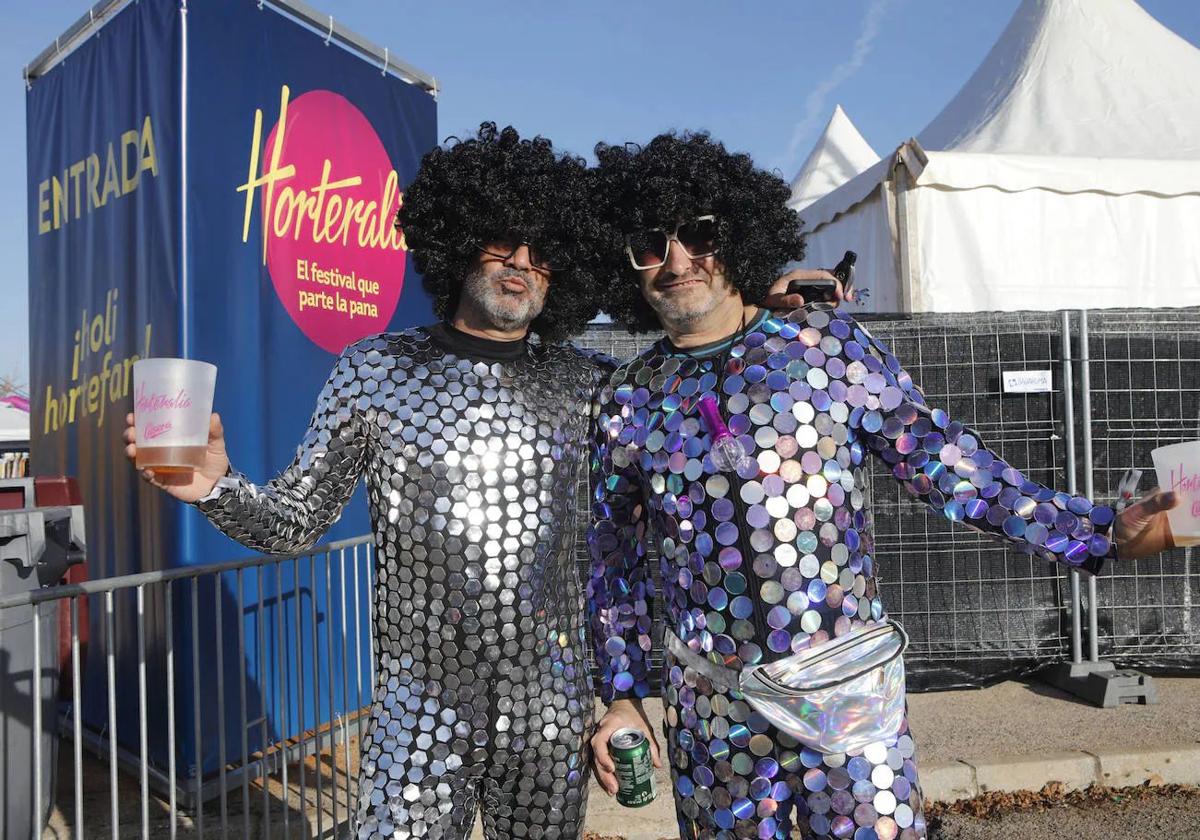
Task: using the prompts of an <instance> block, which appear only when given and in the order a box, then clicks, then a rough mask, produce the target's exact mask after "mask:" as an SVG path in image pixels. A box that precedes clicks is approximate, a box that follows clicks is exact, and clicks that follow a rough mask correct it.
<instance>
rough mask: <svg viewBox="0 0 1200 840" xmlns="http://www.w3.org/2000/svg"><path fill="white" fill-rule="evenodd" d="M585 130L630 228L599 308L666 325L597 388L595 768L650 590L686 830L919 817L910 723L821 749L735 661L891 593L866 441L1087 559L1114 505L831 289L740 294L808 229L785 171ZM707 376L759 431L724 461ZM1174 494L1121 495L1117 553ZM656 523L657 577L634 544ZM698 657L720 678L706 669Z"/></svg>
mask: <svg viewBox="0 0 1200 840" xmlns="http://www.w3.org/2000/svg"><path fill="white" fill-rule="evenodd" d="M597 155H598V157H599V159H600V167H599V173H600V177H599V182H600V183H599V186H598V189H599V191H600V194H601V196H602V199H603V200H604V201H606V202H607V203H608V208H607V210H606V211H605V214H606V215H607V216H608V217H609V221H610V222H611V224H612V225H613V226H614V227H615V228H616V229H617V232H616V234H615V235H620V234H623V235H624V237H625V239H624V244H625V245H626V248H625V253H624V254H623V257H624V258H625V263H624V265H623V266H622V267H620V270H619V272H618V274H619V277H618V278H617V279H616V281H615V282H614V287H613V291H612V292H611V293H610V294H611V298H610V299H609V301H607V302H606V304H605V308H606V310H607V311H609V312H610V313H612V314H613V315H614V317H616V318H617V319H618V320H621V321H624V322H625V323H626V324H627V325H629V326H631V327H632V328H635V329H636V328H647V327H653V326H656V325H657V323H661V325H662V327H663V328H664V329H665V331H666V333H667V336H666V338H665V339H663V340H662V341H659V342H658V343H657V344H655V345H654V346H653V347H651V348H650V349H649V350H647V351H646V352H644V353H643V354H641V355H640V356H638V357H637V358H635V359H633V360H632V361H630V362H629V363H627V364H625V365H624V366H622V367H621V368H620V369H618V370H617V371H616V372H614V373H613V374H612V376H611V377H610V379H609V381H608V383H607V384H606V385H605V387H604V388H603V389H602V391H601V394H600V408H599V412H598V418H597V429H596V432H595V435H596V442H595V449H594V456H593V464H592V467H593V477H594V487H595V493H594V510H595V513H596V521H595V524H594V526H593V528H592V529H591V531H590V533H589V544H590V547H591V552H592V559H593V564H594V565H593V571H592V576H591V580H590V582H589V585H588V605H589V613H590V617H591V625H592V631H593V635H594V644H595V653H596V657H597V661H598V664H599V667H600V670H601V681H602V688H601V692H602V697H603V699H604V700H605V701H606V702H607V703H609V704H610V708H609V712H608V714H607V715H606V716H605V717H604V719H603V720H602V721H601V722H600V725H599V726H598V728H597V732H596V734H595V735H594V736H593V739H592V745H593V749H594V753H595V764H596V769H597V775H598V777H599V779H600V781H601V783H602V784H603V785H604V786H605V787H606V788H607V789H608V790H609V791H610V792H611V791H613V790H615V779H614V778H613V775H612V772H611V771H612V763H611V759H610V757H609V755H608V751H607V739H608V736H609V734H610V733H611V732H612V731H614V730H615V729H616V728H619V727H623V726H636V727H640V728H642V729H643V730H647V734H648V735H649V734H651V733H649V732H648V727H647V726H646V724H645V718H644V715H643V714H642V712H641V709H640V698H643V697H645V696H646V695H647V694H648V692H649V677H650V675H649V673H648V657H649V651H650V649H651V641H650V626H651V623H650V616H651V612H652V610H651V609H650V606H649V605H648V601H650V600H651V599H652V598H654V597H655V596H656V594H657V597H659V599H660V601H661V604H662V605H663V607H664V609H665V613H666V619H667V629H668V630H669V631H670V632H673V633H674V634H675V635H676V636H677V637H678V639H679V640H681V641H682V643H683V645H684V646H686V649H687V655H686V656H685V655H683V653H682V652H680V653H679V654H676V653H674V652H672V651H671V650H670V649H668V650H666V651H665V660H666V661H665V664H664V672H663V675H662V677H663V678H662V684H663V699H664V706H665V734H666V738H667V748H668V758H669V761H670V766H671V774H672V781H673V793H674V795H675V801H676V813H677V817H678V821H679V829H680V834H681V835H682V836H683V837H684V838H732V837H761V838H768V837H780V838H784V837H789V836H792V832H793V831H796V832H798V834H799V835H800V836H802V837H804V838H816V837H839V838H855V840H875V839H876V838H878V840H894V838H897V837H899V838H903V840H915V838H920V837H924V836H925V835H926V824H925V819H924V817H923V815H922V812H921V802H922V798H921V790H920V785H919V782H918V777H917V766H916V757H915V746H914V741H913V736H912V734H911V733H910V732H909V731H908V729H907V724H906V723H904V724H902V725H901V728H900V730H899V732H898V734H897V735H896V736H895V737H893V738H891V739H889V740H886V741H879V742H875V743H871V744H870V745H869V746H867V747H865V748H864V749H861V750H857V751H855V752H851V753H849V754H845V753H842V754H828V753H822V752H819V751H818V750H816V749H813V748H810V747H807V746H805V745H804V744H802V743H800V742H799V741H798V740H797V739H796V738H794V737H792V736H791V735H789V734H787V733H785V732H783V731H781V730H779V729H777V728H776V727H774V726H773V725H771V724H770V723H769V722H768V721H767V719H766V718H765V717H763V716H762V715H761V714H759V713H757V712H755V711H754V710H753V709H752V708H751V707H750V706H749V704H748V703H747V702H746V699H745V697H744V696H743V695H742V694H741V693H740V692H738V691H737V689H736V686H737V682H736V678H737V675H738V672H740V671H741V669H743V668H744V667H745V666H748V665H752V664H756V663H760V662H766V661H774V660H777V659H780V658H783V657H785V656H788V655H790V654H792V653H794V652H799V651H802V650H805V649H808V648H811V647H813V646H817V645H821V644H823V643H825V642H827V641H829V640H830V639H832V638H836V637H841V636H844V635H845V634H847V633H849V632H850V631H851V630H853V629H855V628H860V627H862V626H864V625H865V624H868V623H872V622H880V621H881V619H883V618H884V617H885V609H884V605H883V603H882V602H881V600H880V597H879V591H878V588H877V584H876V578H875V574H876V570H875V558H874V554H875V548H874V545H873V543H872V526H871V511H870V510H869V508H868V506H867V499H866V496H865V489H866V488H865V483H864V476H863V469H864V461H865V459H866V458H868V457H870V456H874V457H876V458H880V459H882V461H883V462H884V463H885V464H886V465H887V467H888V469H889V470H890V471H891V472H892V473H893V475H894V476H895V477H896V479H897V480H899V481H901V482H903V484H904V486H905V487H906V488H907V489H908V490H909V491H910V492H911V493H912V494H914V495H915V496H916V497H917V498H919V499H921V500H922V501H924V502H925V503H926V504H928V505H929V506H930V507H931V508H932V509H934V510H936V511H938V512H940V513H942V514H943V515H945V516H946V517H948V518H949V519H952V520H955V521H960V522H963V523H964V524H966V525H968V526H971V527H974V528H977V529H979V530H981V531H985V532H988V533H991V534H995V535H997V536H999V537H1002V538H1005V539H1007V540H1009V541H1011V542H1012V543H1014V545H1015V546H1016V547H1018V548H1020V549H1022V550H1024V551H1026V552H1030V553H1033V554H1036V555H1038V556H1039V557H1042V558H1044V559H1046V560H1048V561H1052V562H1058V563H1063V564H1065V565H1068V566H1071V567H1074V568H1080V569H1083V570H1086V571H1088V572H1092V573H1095V572H1097V571H1098V570H1099V569H1100V567H1101V564H1102V563H1103V562H1104V560H1105V558H1106V557H1109V556H1111V555H1112V554H1113V550H1112V543H1111V541H1110V538H1109V537H1108V536H1107V534H1108V533H1109V532H1110V529H1111V528H1112V526H1113V523H1114V512H1113V510H1112V509H1111V508H1108V507H1103V506H1094V505H1092V503H1091V502H1089V501H1088V500H1087V499H1084V498H1081V497H1078V496H1075V497H1072V496H1068V495H1067V494H1065V493H1056V492H1054V491H1053V490H1051V489H1048V488H1046V487H1042V486H1041V485H1039V484H1036V483H1034V482H1032V481H1029V480H1028V479H1026V478H1025V476H1023V475H1022V474H1021V473H1020V472H1019V471H1017V470H1016V469H1014V468H1013V467H1011V466H1009V465H1008V464H1006V463H1005V462H1004V461H1003V460H1002V459H1001V458H1000V457H998V456H997V455H995V454H994V453H993V452H991V451H990V450H989V449H987V448H986V446H985V445H984V444H983V443H982V442H981V441H980V440H979V439H978V438H977V437H976V435H975V434H973V433H972V432H971V430H970V429H967V428H965V427H964V426H963V424H962V423H959V422H957V421H955V420H953V419H952V418H949V417H947V416H946V414H945V413H944V412H942V411H940V410H937V409H931V408H930V407H928V406H927V405H926V403H925V400H924V398H923V396H922V394H921V392H920V391H919V390H918V389H917V388H916V387H915V386H914V385H913V383H912V381H911V379H910V378H909V376H908V375H907V374H906V373H905V371H904V370H903V368H902V367H901V365H900V363H899V362H898V361H897V359H896V357H895V356H893V355H892V354H891V353H890V352H889V350H888V349H887V347H885V346H884V345H883V344H882V343H880V342H879V341H877V340H876V339H874V338H872V337H871V335H870V333H869V332H868V331H867V330H866V329H865V328H864V327H863V326H861V325H859V324H857V323H856V322H855V321H854V320H853V319H852V318H851V317H850V316H849V315H847V314H845V313H844V312H842V311H830V310H815V309H811V308H810V309H800V310H797V311H795V312H793V313H792V314H791V315H789V316H787V317H773V316H771V314H770V313H768V312H765V311H762V310H759V309H757V308H755V307H752V306H746V305H745V304H744V299H745V300H756V299H758V298H759V291H758V289H759V286H760V285H761V283H762V282H764V281H762V279H761V278H765V277H773V276H774V270H775V267H776V266H777V265H778V264H779V263H780V262H782V261H783V260H785V259H790V258H796V257H797V256H798V252H799V251H800V250H801V245H800V240H799V234H798V228H797V224H796V218H795V216H794V214H793V213H792V212H791V211H790V210H788V209H787V208H786V206H785V202H786V200H787V197H788V189H787V186H786V185H785V184H784V183H783V182H782V181H780V180H779V179H778V178H776V177H775V176H772V175H769V174H767V173H765V172H761V171H758V170H755V169H754V168H753V165H752V163H751V162H750V160H749V158H747V157H745V156H744V155H732V154H730V153H728V152H726V151H725V149H724V147H722V146H721V145H720V144H718V143H714V142H712V141H711V140H709V139H708V138H707V137H705V136H704V135H690V136H689V135H685V136H683V137H677V136H674V135H664V136H661V137H659V138H656V139H655V140H654V141H652V142H651V143H650V144H648V145H647V146H646V147H645V148H644V149H641V150H638V151H631V150H630V149H628V148H626V147H624V146H622V147H603V146H602V147H599V148H598V150H597ZM705 397H708V398H709V399H714V398H715V400H716V404H717V406H719V410H720V414H721V415H722V417H723V418H724V421H725V422H727V424H728V429H729V431H730V432H731V433H732V434H733V435H734V436H735V437H736V438H737V439H738V441H739V443H740V446H741V449H742V450H743V451H744V453H745V454H746V455H748V456H749V457H748V459H746V460H745V461H744V462H743V463H742V466H741V467H740V468H737V469H736V470H735V469H731V468H728V467H726V468H718V465H717V464H716V463H714V459H713V457H712V454H711V452H710V444H711V442H712V437H713V435H712V432H713V430H712V429H709V428H706V424H705V422H704V421H703V419H702V417H701V415H700V413H699V411H698V410H697V409H698V403H699V402H700V400H701V399H703V398H705ZM1171 504H1173V498H1172V496H1171V494H1159V495H1157V496H1154V497H1152V498H1151V499H1149V500H1147V501H1144V502H1142V503H1140V504H1139V505H1136V506H1134V507H1133V508H1130V509H1128V510H1127V511H1126V512H1125V513H1124V514H1122V518H1121V520H1119V521H1118V527H1117V529H1116V530H1117V535H1118V537H1120V538H1121V541H1122V545H1121V550H1122V556H1131V557H1132V556H1139V555H1141V554H1147V553H1153V552H1155V551H1159V550H1162V549H1163V548H1165V547H1167V546H1168V545H1169V544H1170V541H1169V531H1167V530H1166V526H1165V515H1164V514H1163V513H1162V512H1161V511H1162V510H1163V509H1165V508H1166V507H1169V506H1170V505H1171ZM648 530H652V531H653V532H654V536H655V539H656V541H657V547H658V553H659V562H660V566H661V572H662V581H663V591H662V592H661V593H655V592H654V585H653V581H652V579H651V576H650V572H649V569H647V568H646V566H647V563H646V547H647V540H648V538H649V534H648V533H647V532H648ZM689 663H690V664H689ZM709 663H712V664H716V665H718V666H720V668H721V669H724V670H723V671H722V672H721V673H723V674H725V675H728V676H729V677H730V678H731V679H730V681H729V682H726V683H725V684H724V685H721V684H719V683H718V682H717V681H714V680H713V679H711V678H710V676H711V674H712V673H714V670H713V669H712V668H709V667H708V664H709ZM697 666H698V667H697ZM651 737H653V736H652V735H651Z"/></svg>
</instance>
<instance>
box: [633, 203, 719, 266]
mask: <svg viewBox="0 0 1200 840" xmlns="http://www.w3.org/2000/svg"><path fill="white" fill-rule="evenodd" d="M672 242H674V243H675V244H676V245H677V246H678V247H680V248H682V249H683V253H684V254H686V255H687V256H688V257H689V258H690V259H693V260H698V259H700V258H702V257H711V256H712V255H713V254H715V253H717V250H718V247H717V217H716V216H714V215H711V214H710V215H707V216H697V217H696V218H694V219H688V220H687V221H683V222H680V223H679V224H677V225H675V227H674V229H672V230H671V231H667V230H666V229H665V228H651V229H650V230H639V231H637V232H635V233H631V234H629V235H628V236H626V237H625V253H626V254H628V255H629V262H630V263H631V264H632V265H633V267H634V268H636V269H639V270H641V269H648V268H659V267H661V266H663V265H665V264H666V262H667V254H668V253H669V252H670V249H671V243H672Z"/></svg>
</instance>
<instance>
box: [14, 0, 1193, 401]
mask: <svg viewBox="0 0 1200 840" xmlns="http://www.w3.org/2000/svg"><path fill="white" fill-rule="evenodd" d="M191 2H193V3H195V2H203V0H191ZM246 2H253V0H246ZM310 3H311V4H313V5H315V6H316V7H318V8H320V9H321V10H322V11H328V12H332V13H333V15H334V17H335V19H336V20H337V21H338V22H340V23H344V24H345V25H346V26H349V27H350V28H352V29H354V30H356V31H358V32H360V33H362V34H364V35H366V36H367V37H369V38H370V39H371V40H373V41H375V42H376V43H378V44H380V45H381V46H387V47H389V48H390V50H391V51H392V52H394V53H395V54H396V55H399V56H401V57H402V58H404V59H405V60H407V61H408V62H410V63H411V64H415V65H416V66H418V67H420V68H421V69H423V70H425V71H427V72H429V73H432V74H434V75H435V76H437V77H438V80H439V82H440V84H441V86H442V94H441V97H440V99H439V118H438V119H439V133H440V134H441V136H443V137H444V136H446V135H449V134H454V133H461V132H464V131H469V130H471V129H472V128H473V127H474V126H477V125H478V123H479V122H480V121H482V120H485V119H492V120H496V121H497V122H500V123H501V124H505V123H511V124H512V125H515V126H517V127H518V128H519V129H520V130H521V132H522V133H527V134H533V133H540V134H544V135H546V136H548V137H550V138H552V139H553V140H554V141H555V144H556V145H558V146H561V147H563V148H566V149H570V150H571V151H574V152H577V153H579V154H585V155H587V154H589V153H590V150H591V148H592V146H593V145H594V144H595V142H596V141H598V140H605V141H609V142H623V141H626V140H637V141H641V140H645V139H647V138H649V137H652V136H653V135H654V134H656V133H658V132H660V131H662V130H665V129H670V128H694V129H699V128H703V129H708V130H709V131H711V132H712V133H713V135H714V136H716V137H718V138H720V139H721V140H723V141H724V142H725V143H726V145H728V146H729V147H730V148H732V149H737V150H741V151H747V152H749V153H750V154H752V155H753V156H754V158H755V159H756V160H757V161H758V162H759V163H760V164H761V165H763V166H767V167H770V168H778V169H779V170H780V172H781V173H782V174H783V175H784V177H787V178H789V179H790V178H791V176H792V175H793V174H794V173H795V171H796V169H797V168H798V166H799V164H800V163H801V162H802V161H803V159H804V156H805V155H806V154H807V152H808V150H809V148H810V147H811V145H812V143H813V141H814V140H815V139H816V137H817V135H818V134H819V132H820V130H821V128H822V127H823V126H824V123H825V121H826V119H827V118H828V116H829V114H830V112H831V111H832V109H833V106H834V105H835V104H838V103H840V104H841V105H842V106H843V108H845V109H846V112H847V113H848V114H849V116H850V118H851V120H853V121H854V123H855V124H856V125H857V126H858V128H859V130H860V131H861V132H862V133H863V135H864V136H865V137H866V139H867V140H868V141H869V142H870V143H871V145H872V146H874V148H875V150H876V151H877V152H886V151H888V150H890V149H892V148H894V147H895V146H896V145H897V144H898V143H899V142H900V141H902V140H904V139H905V138H907V137H909V136H911V135H913V134H916V133H917V132H918V131H920V129H921V128H923V127H924V126H925V124H926V123H927V122H928V121H929V120H930V119H931V118H932V117H933V116H934V115H936V114H937V113H938V111H939V110H941V108H942V106H943V105H944V104H945V103H946V102H947V101H948V100H949V99H950V97H952V96H953V95H954V93H955V92H957V90H958V89H959V87H960V86H961V85H962V83H963V82H965V81H966V80H967V78H968V77H969V76H970V74H971V73H972V72H973V71H974V69H975V68H976V67H977V66H978V65H979V62H980V61H982V59H983V57H984V55H986V54H987V51H988V49H990V47H991V46H992V44H993V42H994V41H995V39H996V38H997V37H998V36H999V34H1000V32H1001V31H1002V30H1003V29H1004V26H1005V24H1006V23H1007V22H1008V19H1009V18H1010V17H1011V15H1012V13H1013V11H1014V10H1015V9H1016V8H1017V6H1018V5H1019V0H969V2H963V0H837V2H820V1H819V0H756V2H734V0H727V2H718V0H652V2H646V0H640V2H639V0H608V2H591V3H587V2H582V0H577V1H576V2H563V0H555V1H553V2H552V0H532V1H531V2H523V3H496V2H482V0H479V2H476V1H475V0H471V1H470V2H467V1H466V0H460V2H441V3H439V2H430V0H422V1H421V2H410V0H337V2H333V0H310ZM6 5H9V6H10V10H11V8H12V7H13V6H15V5H16V3H15V0H8V2H7V4H6ZM90 5H91V4H90V3H89V2H87V1H86V0H39V2H37V3H22V4H21V12H20V14H8V15H5V21H4V26H3V27H0V56H2V57H3V58H2V59H0V82H2V84H0V253H3V254H4V260H3V263H2V264H0V313H2V315H3V317H2V318H0V323H3V329H0V376H4V375H13V374H15V375H16V376H17V377H18V378H19V379H21V380H22V381H25V380H26V379H27V376H28V353H29V350H28V341H29V338H28V330H27V328H26V321H27V314H26V313H27V306H26V299H27V260H26V230H27V220H26V218H25V215H26V197H25V195H24V184H25V91H24V84H23V83H22V81H21V78H20V73H21V67H22V66H23V65H24V64H25V62H27V61H28V60H30V59H31V58H33V57H34V56H35V55H36V54H37V53H39V52H40V51H41V50H42V49H43V48H44V47H45V46H46V45H47V44H49V43H51V42H53V40H54V38H55V37H56V36H57V35H59V34H60V33H61V32H62V31H63V30H65V29H66V28H67V26H68V25H70V24H71V23H72V22H73V21H74V20H75V19H76V18H78V17H79V16H80V15H81V14H83V13H84V12H86V11H87V9H88V8H89V7H90ZM1142 6H1143V7H1144V8H1145V9H1146V10H1147V11H1148V12H1150V14H1152V15H1153V16H1154V17H1156V18H1157V19H1158V20H1159V21H1160V22H1162V23H1163V24H1165V25H1166V26H1168V27H1169V28H1171V29H1173V30H1174V31H1175V32H1177V33H1178V34H1179V35H1181V36H1183V37H1184V38H1186V39H1187V40H1189V41H1191V42H1192V43H1193V44H1200V3H1198V2H1197V0H1142Z"/></svg>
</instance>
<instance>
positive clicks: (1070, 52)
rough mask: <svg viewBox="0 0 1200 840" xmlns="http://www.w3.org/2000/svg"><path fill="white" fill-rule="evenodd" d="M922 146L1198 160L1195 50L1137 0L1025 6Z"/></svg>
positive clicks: (1199, 99)
mask: <svg viewBox="0 0 1200 840" xmlns="http://www.w3.org/2000/svg"><path fill="white" fill-rule="evenodd" d="M918 136H919V137H920V140H921V143H922V144H923V145H924V146H925V148H927V149H931V150H945V151H960V152H982V153H994V154H1030V155H1066V156H1075V157H1108V158H1142V159H1179V158H1183V159H1187V158H1192V159H1194V158H1200V50H1198V49H1197V48H1196V47H1194V46H1193V45H1192V44H1190V43H1188V42H1187V41H1186V40H1184V39H1183V38H1181V37H1179V36H1178V35H1176V34H1175V33H1174V32H1172V31H1171V30H1169V29H1167V28H1166V27H1165V26H1163V25H1162V24H1160V23H1159V22H1158V21H1157V20H1155V19H1154V18H1153V17H1151V16H1150V15H1149V14H1148V13H1147V12H1146V11H1145V10H1143V9H1142V8H1141V6H1139V5H1138V4H1137V3H1136V2H1134V0H1023V2H1022V3H1021V5H1020V6H1019V7H1018V9H1017V10H1016V12H1015V13H1014V14H1013V17H1012V20H1010V21H1009V23H1008V26H1007V27H1006V28H1005V30H1004V32H1003V34H1002V35H1001V36H1000V38H999V40H998V41H997V42H996V44H995V45H994V46H993V47H992V49H991V51H990V52H989V53H988V54H987V57H986V58H984V60H983V63H982V64H980V66H979V68H978V69H977V70H976V71H975V73H974V74H973V75H972V76H971V78H970V79H969V80H968V81H967V83H966V84H965V85H963V87H962V89H961V90H960V91H959V92H958V94H957V95H956V96H955V97H954V98H953V99H952V100H951V101H950V102H949V104H947V105H946V107H945V108H944V109H943V110H942V112H941V113H940V114H938V115H937V116H936V117H935V118H934V119H933V121H932V122H930V123H929V125H928V126H926V128H925V129H924V130H923V131H922V132H921V133H920V134H919V135H918Z"/></svg>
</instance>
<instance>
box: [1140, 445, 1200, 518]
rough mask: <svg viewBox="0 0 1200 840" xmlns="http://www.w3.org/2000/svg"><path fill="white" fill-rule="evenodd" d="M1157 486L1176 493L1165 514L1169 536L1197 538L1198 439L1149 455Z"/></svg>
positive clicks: (1199, 508) (1199, 514) (1199, 513)
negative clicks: (1173, 504) (1156, 475)
mask: <svg viewBox="0 0 1200 840" xmlns="http://www.w3.org/2000/svg"><path fill="white" fill-rule="evenodd" d="M1150 457H1151V458H1153V459H1154V471H1155V472H1157V473H1158V486H1159V487H1160V488H1161V489H1163V490H1174V491H1175V492H1176V493H1178V494H1179V504H1178V505H1176V506H1175V507H1174V508H1172V509H1171V510H1169V511H1167V521H1168V522H1169V523H1170V524H1171V534H1172V535H1173V536H1174V537H1175V538H1176V539H1178V538H1180V537H1183V538H1192V539H1195V538H1200V440H1193V441H1188V442H1187V443H1173V444H1171V445H1170V446H1160V447H1159V448H1158V449H1155V450H1154V451H1153V452H1151V453H1150Z"/></svg>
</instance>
